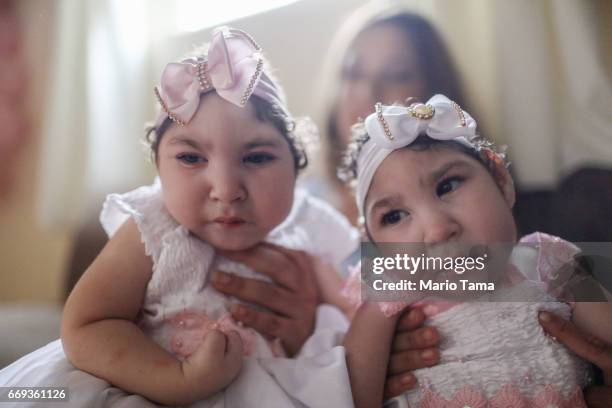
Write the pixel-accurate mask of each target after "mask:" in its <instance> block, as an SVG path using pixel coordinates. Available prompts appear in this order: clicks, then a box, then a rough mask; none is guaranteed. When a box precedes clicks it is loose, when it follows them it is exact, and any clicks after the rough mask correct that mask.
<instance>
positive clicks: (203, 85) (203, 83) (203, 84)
mask: <svg viewBox="0 0 612 408" xmlns="http://www.w3.org/2000/svg"><path fill="white" fill-rule="evenodd" d="M207 68H208V63H207V62H206V61H205V60H203V59H201V58H198V65H197V71H198V82H199V83H200V91H206V90H208V89H210V88H211V87H212V86H211V85H210V82H209V81H208V75H207V74H206V69H207Z"/></svg>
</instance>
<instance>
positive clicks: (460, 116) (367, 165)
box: [355, 95, 476, 216]
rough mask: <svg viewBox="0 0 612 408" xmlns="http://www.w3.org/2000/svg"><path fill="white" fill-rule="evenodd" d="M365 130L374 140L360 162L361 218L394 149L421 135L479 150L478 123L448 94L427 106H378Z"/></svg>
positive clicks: (365, 148)
mask: <svg viewBox="0 0 612 408" xmlns="http://www.w3.org/2000/svg"><path fill="white" fill-rule="evenodd" d="M365 127H366V130H367V132H368V135H369V136H370V140H369V141H368V142H366V143H365V144H364V145H363V146H362V148H361V151H360V153H359V157H358V159H357V169H358V173H359V177H358V178H357V186H356V191H355V196H356V199H357V207H358V208H359V213H360V215H361V216H364V215H365V212H364V210H365V209H364V205H365V199H366V196H367V193H368V190H369V188H370V184H371V183H372V178H373V177H374V173H375V172H376V169H378V166H380V164H381V163H382V162H383V161H384V160H385V158H386V157H387V156H388V155H390V154H391V153H392V152H393V151H394V150H397V149H401V148H402V147H405V146H408V145H410V144H411V143H412V142H414V140H415V139H416V138H417V137H418V136H419V134H421V133H426V134H427V135H428V136H429V137H431V138H432V139H437V140H454V141H457V142H459V143H462V144H464V145H465V146H468V147H470V148H475V147H476V143H475V139H476V121H475V120H474V119H473V118H472V117H471V116H470V114H469V113H467V112H465V111H464V110H462V109H461V107H460V106H459V105H457V104H456V103H455V102H453V101H451V100H450V99H448V98H447V97H446V96H444V95H434V96H433V97H432V98H431V99H430V100H429V101H427V103H426V104H412V105H410V106H409V107H406V106H384V105H381V104H376V112H375V113H372V114H371V115H369V116H368V117H367V118H366V120H365Z"/></svg>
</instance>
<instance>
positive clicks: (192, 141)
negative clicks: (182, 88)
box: [157, 92, 296, 250]
mask: <svg viewBox="0 0 612 408" xmlns="http://www.w3.org/2000/svg"><path fill="white" fill-rule="evenodd" d="M157 166H158V170H159V175H160V179H161V182H162V187H163V193H164V202H165V204H166V207H167V208H168V211H169V212H170V214H171V215H172V216H173V217H174V219H175V220H176V221H178V222H179V223H180V224H181V225H183V226H184V227H186V228H187V229H189V231H191V233H192V234H194V235H196V236H197V237H199V238H201V239H202V240H204V241H206V242H208V243H210V244H211V245H213V246H214V247H216V248H218V249H227V250H240V249H245V248H248V247H251V246H253V245H255V244H257V243H259V242H261V241H263V240H264V238H265V237H266V235H267V234H268V232H270V230H272V229H273V228H274V227H276V226H277V225H278V224H280V223H281V222H282V221H283V220H284V219H285V218H286V217H287V215H288V214H289V211H290V210H291V206H292V204H293V191H294V187H295V176H296V174H295V170H294V161H293V156H292V155H291V152H290V150H289V145H288V143H287V141H286V140H285V139H284V138H283V136H282V135H281V133H280V132H279V131H278V130H277V129H276V128H275V127H274V126H273V125H272V124H270V123H267V122H261V121H259V120H257V118H256V117H255V110H254V108H253V106H251V104H250V103H249V104H247V106H246V107H244V108H239V107H237V106H234V105H233V104H231V103H230V102H227V101H225V100H223V99H222V98H220V97H219V96H218V95H217V94H215V93H214V92H212V93H210V94H208V95H206V96H204V97H203V98H202V100H201V102H200V107H199V108H198V112H197V113H196V115H195V116H194V117H193V119H192V120H191V122H189V123H188V124H187V125H186V126H184V127H180V126H178V125H176V124H174V123H173V124H172V125H171V126H170V128H169V129H168V130H167V133H166V134H164V136H163V138H162V141H161V143H160V146H159V154H158V161H157Z"/></svg>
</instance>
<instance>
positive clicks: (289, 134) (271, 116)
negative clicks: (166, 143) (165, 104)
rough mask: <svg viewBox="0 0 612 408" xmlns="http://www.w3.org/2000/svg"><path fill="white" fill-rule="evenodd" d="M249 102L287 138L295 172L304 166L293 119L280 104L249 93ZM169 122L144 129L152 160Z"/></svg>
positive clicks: (170, 122)
mask: <svg viewBox="0 0 612 408" xmlns="http://www.w3.org/2000/svg"><path fill="white" fill-rule="evenodd" d="M200 98H201V97H200ZM249 102H251V103H252V104H253V107H254V108H255V117H256V118H257V119H258V120H259V121H261V122H267V123H270V124H272V126H274V127H275V128H276V129H277V130H278V131H279V132H280V134H281V135H282V136H283V138H285V140H287V143H288V144H289V150H290V151H291V155H292V156H293V160H294V164H295V170H296V173H297V172H299V171H300V170H302V169H304V168H306V166H307V165H308V157H307V155H306V149H305V146H304V143H303V142H302V140H300V138H299V137H298V136H297V135H296V134H295V132H294V130H295V126H296V124H295V121H294V120H293V119H291V118H289V117H287V115H286V113H285V111H284V110H283V109H282V108H281V107H280V106H277V105H274V104H272V103H270V102H268V101H266V100H265V99H263V98H260V97H259V96H257V95H251V97H250V98H249ZM171 124H172V121H171V120H170V119H169V118H166V119H165V120H164V121H163V122H162V124H161V125H160V126H159V128H157V127H155V126H149V127H147V128H146V129H145V142H146V144H147V145H148V146H149V148H150V149H151V157H152V159H153V161H157V155H158V151H159V144H160V142H161V139H162V137H163V136H164V134H165V133H166V131H167V130H168V128H169V127H170V125H171Z"/></svg>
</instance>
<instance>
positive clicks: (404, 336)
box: [391, 327, 440, 352]
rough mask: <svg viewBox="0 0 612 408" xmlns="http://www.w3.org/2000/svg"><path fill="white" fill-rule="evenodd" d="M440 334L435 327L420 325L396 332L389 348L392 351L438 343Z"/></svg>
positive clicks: (413, 348) (421, 347) (415, 348)
mask: <svg viewBox="0 0 612 408" xmlns="http://www.w3.org/2000/svg"><path fill="white" fill-rule="evenodd" d="M439 340H440V336H439V334H438V331H437V330H436V328H435V327H421V328H418V329H415V330H412V331H406V332H403V333H397V334H396V335H395V337H394V338H393V344H392V346H391V350H392V351H394V352H399V351H408V350H417V349H424V348H427V347H433V346H435V345H436V344H438V341H439Z"/></svg>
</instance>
